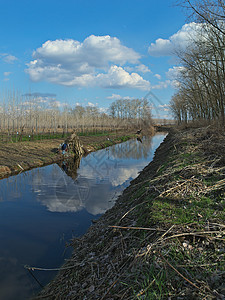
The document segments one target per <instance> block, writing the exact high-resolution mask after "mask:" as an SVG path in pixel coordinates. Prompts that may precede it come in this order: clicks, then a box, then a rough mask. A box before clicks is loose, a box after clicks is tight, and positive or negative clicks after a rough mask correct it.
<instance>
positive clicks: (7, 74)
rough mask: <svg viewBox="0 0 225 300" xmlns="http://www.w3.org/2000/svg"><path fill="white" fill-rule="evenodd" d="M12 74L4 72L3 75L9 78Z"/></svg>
mask: <svg viewBox="0 0 225 300" xmlns="http://www.w3.org/2000/svg"><path fill="white" fill-rule="evenodd" d="M10 74H12V73H11V72H4V73H3V75H4V76H5V77H8V76H9V75H10Z"/></svg>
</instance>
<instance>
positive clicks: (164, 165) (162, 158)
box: [34, 129, 225, 299]
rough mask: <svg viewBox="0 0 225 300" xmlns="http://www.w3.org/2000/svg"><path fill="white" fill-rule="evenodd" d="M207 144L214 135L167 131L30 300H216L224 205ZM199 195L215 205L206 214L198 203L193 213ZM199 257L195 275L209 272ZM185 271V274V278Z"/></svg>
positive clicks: (221, 267)
mask: <svg viewBox="0 0 225 300" xmlns="http://www.w3.org/2000/svg"><path fill="white" fill-rule="evenodd" d="M213 138H214V140H215V142H216V141H219V140H218V134H217V133H215V132H214V131H213V132H211V133H209V132H208V131H207V130H206V131H205V130H201V129H197V130H194V131H183V132H177V131H170V133H169V134H168V135H167V137H166V138H165V139H164V141H163V142H162V143H161V145H160V146H159V147H158V148H157V150H156V152H155V155H154V159H153V161H152V162H151V163H150V164H149V165H148V166H146V167H145V168H144V169H143V170H142V172H141V173H140V175H139V176H138V177H137V178H136V179H134V180H133V181H132V182H131V184H130V186H129V187H128V188H126V189H125V190H124V192H123V194H122V195H121V196H120V197H119V198H118V200H117V201H116V204H115V206H114V207H113V208H111V209H110V210H108V211H107V212H106V213H105V214H104V215H103V216H102V217H101V218H100V219H99V220H98V221H97V223H96V224H94V225H93V226H91V227H90V229H89V230H88V232H87V233H86V234H85V235H84V236H82V237H81V238H77V239H74V240H72V242H71V244H72V246H73V248H74V252H73V255H72V257H71V259H70V260H69V261H68V262H67V263H66V264H65V265H63V266H62V268H61V271H60V272H59V273H58V275H57V276H56V277H55V279H54V280H53V281H52V282H50V283H49V284H48V285H47V286H46V287H45V288H44V289H43V290H42V292H41V293H40V295H39V296H37V297H36V298H34V299H42V298H47V299H164V298H165V299H168V297H171V298H170V299H177V297H178V296H179V297H180V298H179V299H190V298H188V297H192V298H191V299H202V297H203V296H204V297H205V296H207V297H208V298H207V299H223V298H222V296H221V295H222V293H223V292H224V285H223V282H224V270H225V266H224V261H225V257H224V252H223V251H224V250H221V249H224V248H223V247H222V246H221V244H222V245H223V246H224V227H225V226H224V202H222V200H221V203H222V209H221V203H219V200H218V199H219V198H221V199H222V197H223V199H224V186H223V185H221V184H220V183H221V181H220V176H221V170H222V172H223V171H224V169H225V167H224V161H223V158H222V160H221V162H219V164H218V161H219V160H218V157H219V156H217V162H215V161H214V158H213V159H212V158H211V155H212V153H211V152H210V149H209V145H208V144H207V143H206V141H209V142H211V141H212V139H213ZM223 139H224V135H223ZM222 147H224V143H223V145H222ZM217 150H218V151H219V153H220V152H221V149H219V148H218V149H217ZM221 153H222V152H221ZM187 154H188V155H187ZM184 158H185V159H186V158H187V161H185V164H184V160H185V159H184ZM178 161H179V162H180V165H178V163H177V162H178ZM199 162H200V164H201V168H199V166H198V165H199ZM212 163H214V165H213V166H212ZM220 163H221V164H220ZM196 166H197V167H196ZM221 166H222V167H221ZM213 168H214V169H213ZM203 169H204V171H203ZM206 170H207V176H208V177H210V176H211V175H213V181H210V184H209V185H207V186H206V185H205V183H204V182H203V181H202V176H203V175H204V174H205V171H206ZM218 170H219V171H218ZM168 171H169V172H168ZM215 174H217V175H218V177H217V178H215ZM222 175H223V173H222ZM174 176H175V177H174ZM178 176H180V177H179V179H178ZM208 177H205V178H206V179H208ZM211 179H212V178H211V177H210V180H211ZM180 182H181V183H180ZM203 183H204V184H203ZM222 183H223V182H222ZM200 184H202V185H203V186H200ZM189 185H191V186H189ZM181 186H182V188H181ZM196 187H197V188H196ZM160 189H161V190H160ZM205 189H208V190H209V193H208V192H207V193H205V192H204V190H205ZM195 190H196V193H195ZM180 191H181V193H180ZM184 191H185V192H184ZM211 191H213V193H212V195H211ZM215 191H216V192H218V193H219V194H218V195H219V198H218V199H217V198H216V197H217V193H215ZM200 192H202V193H203V196H204V197H205V195H206V196H207V197H209V198H211V199H212V200H213V201H214V200H215V203H213V204H212V205H213V211H211V210H212V209H211V204H209V207H208V206H207V204H204V205H203V206H202V202H201V201H203V200H204V198H201V199H198V200H199V201H198V203H197V204H196V203H195V206H194V208H193V203H194V199H193V197H195V195H197V194H199V193H200ZM185 193H186V194H185ZM221 195H222V196H221ZM190 197H191V199H192V201H190ZM156 204H157V205H156ZM170 204H172V208H171V207H169V205H170ZM160 205H161V206H160ZM208 210H209V211H208ZM205 212H207V213H206V214H205ZM189 215H191V217H192V219H188V216H189ZM185 216H186V218H187V219H185V218H184V217H185ZM181 217H182V218H184V220H183V221H182V218H181ZM187 221H189V222H187ZM220 223H221V226H220ZM213 224H214V225H213ZM206 226H207V231H206ZM133 229H136V230H133ZM196 231H197V232H200V234H199V235H200V236H201V238H197V237H196V236H198V234H196V236H195V232H196ZM209 231H211V233H210V239H209V233H208V232H209ZM184 232H186V233H185V234H184ZM183 234H184V235H183ZM174 237H175V238H174ZM178 237H179V238H178ZM193 237H194V238H193ZM212 244H213V246H212ZM213 250H214V251H213ZM173 251H174V252H173ZM217 251H219V252H217ZM208 252H210V253H208ZM212 252H213V255H212ZM203 254H204V255H203ZM208 254H210V255H209V256H208ZM199 255H202V257H203V256H204V257H203V258H202V260H201V262H202V264H201V268H203V266H204V265H207V266H210V270H209V269H207V270H203V271H202V269H201V268H200V269H199V268H198V264H199V263H200V262H199V261H198V258H199V257H200V256H199ZM180 256H181V257H180ZM188 257H190V259H189V258H188ZM221 261H222V262H221ZM181 263H182V264H181ZM190 263H192V264H193V265H190V267H188V266H187V264H190ZM204 263H205V264H204ZM195 264H196V270H195V271H196V272H197V275H196V273H195V272H193V268H194V265H195ZM182 265H183V267H182ZM213 266H215V267H213ZM184 268H185V269H184ZM187 268H192V269H191V272H192V273H191V274H192V275H191V276H190V273H189V272H190V269H187ZM184 270H185V271H186V273H184ZM182 273H183V274H184V275H185V276H184V275H182ZM205 273H206V276H205ZM194 276H198V277H197V278H195V277H194ZM188 278H189V279H188ZM221 283H222V285H221ZM193 297H194V298H193Z"/></svg>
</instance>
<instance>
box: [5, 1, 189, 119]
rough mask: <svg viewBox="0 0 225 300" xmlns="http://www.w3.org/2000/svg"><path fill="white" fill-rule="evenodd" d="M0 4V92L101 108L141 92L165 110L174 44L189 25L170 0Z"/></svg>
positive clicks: (181, 41) (174, 65)
mask: <svg viewBox="0 0 225 300" xmlns="http://www.w3.org/2000/svg"><path fill="white" fill-rule="evenodd" d="M0 10H1V18H0V94H2V93H5V92H6V91H10V90H16V91H19V93H20V94H21V95H31V96H34V97H36V98H38V97H39V98H38V99H39V100H40V99H42V100H43V101H44V99H45V100H46V99H54V100H55V101H56V102H57V105H58V106H61V107H63V106H64V105H65V104H67V105H69V106H71V107H75V106H76V105H83V106H87V105H88V106H97V107H98V108H99V109H101V110H102V111H104V110H106V109H107V108H108V107H109V106H110V104H111V103H112V102H113V101H115V100H118V99H134V98H139V99H141V98H144V97H146V98H147V99H148V100H149V102H150V103H152V102H153V103H154V104H155V106H156V107H157V110H155V111H154V114H155V116H158V117H159V116H160V117H163V118H169V117H170V115H169V111H168V104H169V101H170V99H171V96H172V95H173V94H174V92H175V91H176V80H175V77H174V75H175V74H176V72H177V70H179V62H178V60H177V59H176V57H175V56H174V49H176V48H177V47H181V48H182V47H184V46H185V45H186V43H187V33H188V32H189V31H191V30H192V29H193V26H194V23H187V21H186V15H185V13H184V12H183V11H182V9H181V8H180V7H178V6H176V5H175V0H157V1H155V0H129V1H127V0H113V1H111V0H104V1H103V0H95V1H93V0H63V1H62V0H61V1H59V0H54V1H53V0H20V1H18V0H0ZM156 99H157V100H156Z"/></svg>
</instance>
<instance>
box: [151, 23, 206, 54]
mask: <svg viewBox="0 0 225 300" xmlns="http://www.w3.org/2000/svg"><path fill="white" fill-rule="evenodd" d="M201 29H202V24H201V23H195V22H192V23H188V24H185V25H183V26H182V28H181V29H180V30H179V31H178V32H176V33H175V34H173V35H172V36H170V37H169V39H162V38H159V39H157V40H156V41H155V43H151V45H150V46H149V48H148V53H149V54H150V55H152V56H170V55H174V53H175V51H176V50H179V49H185V48H186V47H188V45H190V44H191V43H192V41H193V39H195V38H197V37H198V36H199V34H200V30H201Z"/></svg>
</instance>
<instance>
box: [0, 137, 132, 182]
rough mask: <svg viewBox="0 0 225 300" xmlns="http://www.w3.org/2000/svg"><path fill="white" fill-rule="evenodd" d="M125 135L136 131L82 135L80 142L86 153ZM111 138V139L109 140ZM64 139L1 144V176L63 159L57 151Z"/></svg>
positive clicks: (117, 141)
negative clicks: (107, 134) (103, 134)
mask: <svg viewBox="0 0 225 300" xmlns="http://www.w3.org/2000/svg"><path fill="white" fill-rule="evenodd" d="M124 137H127V138H131V137H135V132H134V131H133V132H124V131H120V132H117V133H112V134H110V135H109V136H106V135H105V136H97V135H95V136H81V137H80V142H81V145H82V146H83V149H84V151H85V152H86V153H88V152H91V151H95V150H97V149H101V148H104V147H106V146H107V145H108V144H109V142H110V143H111V144H114V143H119V142H121V141H123V140H124V139H123V138H124ZM109 138H110V141H109V140H108V139H109ZM62 142H64V139H48V140H40V141H28V142H17V143H5V144H1V145H0V178H4V177H8V176H10V175H15V174H17V173H20V172H23V171H25V170H29V169H31V168H35V167H40V166H44V165H47V164H51V163H55V162H58V161H60V160H62V159H63V158H64V157H63V156H62V155H60V154H59V153H57V150H58V148H59V145H60V144H61V143H62Z"/></svg>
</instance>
